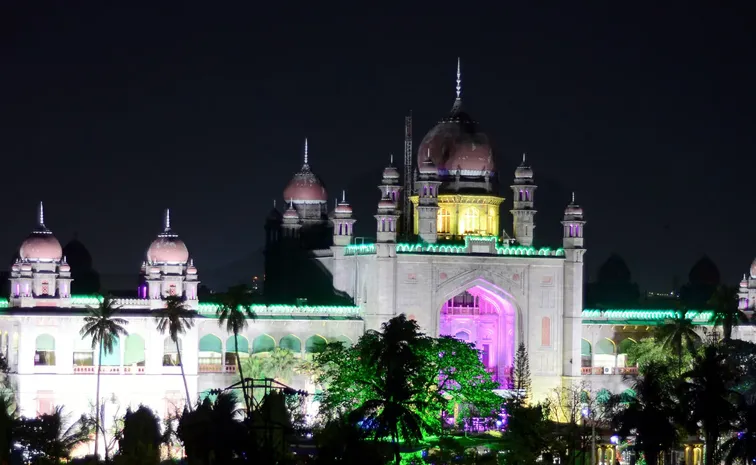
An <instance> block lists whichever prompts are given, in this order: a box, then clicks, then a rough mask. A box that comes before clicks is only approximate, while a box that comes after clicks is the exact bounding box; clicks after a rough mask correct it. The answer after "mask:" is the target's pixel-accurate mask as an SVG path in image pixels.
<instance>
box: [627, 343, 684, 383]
mask: <svg viewBox="0 0 756 465" xmlns="http://www.w3.org/2000/svg"><path fill="white" fill-rule="evenodd" d="M692 361H693V354H692V353H690V352H688V351H683V353H682V367H683V369H685V368H686V367H689V366H690V364H691V362H692ZM627 362H628V363H629V364H631V365H637V366H638V371H639V372H640V373H641V374H645V373H646V369H647V368H648V367H649V366H650V365H662V366H665V367H672V366H676V367H677V366H678V365H679V364H680V362H679V360H678V358H677V356H676V355H675V354H674V353H673V352H672V351H670V350H669V349H665V348H664V345H663V344H662V343H660V342H659V341H658V340H656V339H654V338H652V337H647V338H644V339H641V340H640V341H638V342H637V343H636V344H632V345H631V346H630V349H629V350H628V351H627ZM678 374H679V369H678V370H677V371H676V373H673V370H672V369H670V370H668V371H667V372H666V376H667V377H668V378H670V379H674V380H677V376H678ZM657 375H659V376H663V375H665V373H657Z"/></svg>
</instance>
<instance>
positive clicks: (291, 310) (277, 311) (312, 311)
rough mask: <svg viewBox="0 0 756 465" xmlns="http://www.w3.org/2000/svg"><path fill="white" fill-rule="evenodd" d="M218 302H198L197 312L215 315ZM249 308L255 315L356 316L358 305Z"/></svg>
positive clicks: (254, 306)
mask: <svg viewBox="0 0 756 465" xmlns="http://www.w3.org/2000/svg"><path fill="white" fill-rule="evenodd" d="M217 310H218V304H215V303H211V302H205V303H202V302H201V303H200V304H199V309H198V311H199V313H200V315H203V316H215V314H216V312H217ZM250 310H251V311H252V313H254V314H255V316H268V315H269V316H284V315H305V316H338V317H357V316H359V315H360V307H355V306H351V305H301V306H300V305H252V306H250Z"/></svg>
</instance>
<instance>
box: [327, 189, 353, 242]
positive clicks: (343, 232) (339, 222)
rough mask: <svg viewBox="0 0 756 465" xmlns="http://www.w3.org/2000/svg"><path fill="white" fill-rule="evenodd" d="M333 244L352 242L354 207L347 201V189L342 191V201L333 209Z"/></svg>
mask: <svg viewBox="0 0 756 465" xmlns="http://www.w3.org/2000/svg"><path fill="white" fill-rule="evenodd" d="M332 221H333V245H334V246H335V247H344V246H347V245H349V244H351V243H352V237H353V236H354V223H356V222H357V220H355V219H354V218H352V207H351V206H350V205H349V204H348V203H347V201H346V191H342V192H341V202H339V203H338V204H337V205H336V208H335V209H334V210H333V220H332Z"/></svg>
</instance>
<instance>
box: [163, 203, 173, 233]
mask: <svg viewBox="0 0 756 465" xmlns="http://www.w3.org/2000/svg"><path fill="white" fill-rule="evenodd" d="M163 223H164V224H163V227H164V228H165V231H166V232H168V231H170V230H171V209H170V208H166V209H165V216H164V217H163Z"/></svg>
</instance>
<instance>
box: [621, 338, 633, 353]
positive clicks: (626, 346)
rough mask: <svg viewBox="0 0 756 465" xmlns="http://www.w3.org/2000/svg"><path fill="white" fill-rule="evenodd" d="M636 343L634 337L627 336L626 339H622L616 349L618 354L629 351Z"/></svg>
mask: <svg viewBox="0 0 756 465" xmlns="http://www.w3.org/2000/svg"><path fill="white" fill-rule="evenodd" d="M635 344H636V342H635V339H633V338H630V337H628V338H627V339H623V340H622V342H620V345H619V347H618V349H617V353H618V354H626V353H628V351H630V348H631V347H633V346H634V345H635Z"/></svg>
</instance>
